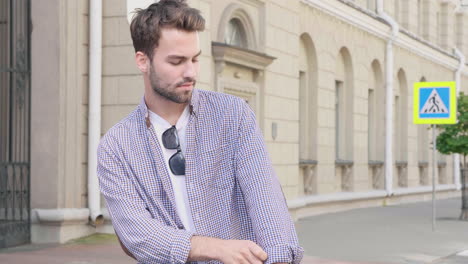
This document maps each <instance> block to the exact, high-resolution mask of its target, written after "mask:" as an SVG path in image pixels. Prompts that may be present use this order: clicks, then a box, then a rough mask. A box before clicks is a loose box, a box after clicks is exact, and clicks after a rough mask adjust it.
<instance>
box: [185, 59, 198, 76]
mask: <svg viewBox="0 0 468 264" xmlns="http://www.w3.org/2000/svg"><path fill="white" fill-rule="evenodd" d="M196 76H197V65H196V64H195V63H193V62H191V61H189V62H187V63H186V65H185V69H184V78H195V77H196Z"/></svg>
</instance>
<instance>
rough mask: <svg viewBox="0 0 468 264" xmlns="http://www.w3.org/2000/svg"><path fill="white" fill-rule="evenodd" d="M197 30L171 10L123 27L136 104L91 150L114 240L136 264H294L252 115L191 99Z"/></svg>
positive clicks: (180, 7) (181, 9)
mask: <svg viewBox="0 0 468 264" xmlns="http://www.w3.org/2000/svg"><path fill="white" fill-rule="evenodd" d="M204 26H205V21H204V19H203V17H202V16H201V15H200V13H199V11H198V10H196V9H193V8H190V7H189V6H188V5H187V4H186V3H185V2H184V1H180V0H179V1H177V0H161V1H160V2H158V3H154V4H152V5H151V6H149V7H148V8H147V9H144V10H139V11H137V13H136V16H135V17H134V19H133V21H132V23H131V25H130V30H131V35H132V39H133V44H134V47H135V51H136V56H135V57H136V64H137V66H138V68H139V69H140V71H141V72H142V73H143V80H144V85H145V92H144V98H143V100H142V102H141V103H140V105H139V106H138V107H137V109H136V110H135V111H134V112H133V113H131V114H130V115H129V116H128V117H127V118H125V119H123V120H122V121H120V122H119V123H118V124H116V125H115V126H114V127H112V128H111V129H110V130H109V131H108V132H107V133H106V135H105V136H104V137H103V138H102V140H101V143H100V145H99V149H98V176H99V181H100V188H101V192H102V193H103V195H104V197H105V198H106V201H107V206H108V209H109V213H110V215H111V217H112V223H113V225H114V228H115V231H116V233H117V235H118V236H119V238H120V240H121V243H122V245H123V248H124V250H126V251H127V252H128V254H129V255H130V256H132V257H134V258H136V259H137V260H138V261H139V262H141V263H186V262H196V261H209V263H299V262H300V260H301V258H302V254H303V250H302V248H301V247H300V246H299V245H298V241H297V235H296V233H295V230H294V225H293V222H292V220H291V218H290V216H289V214H288V210H287V206H286V202H285V200H284V196H283V194H282V191H281V187H280V184H279V182H278V180H277V179H276V176H275V175H274V172H273V169H272V166H271V163H270V161H269V159H268V155H267V152H266V150H265V145H264V142H263V137H262V134H261V131H260V130H259V128H258V126H257V125H256V122H255V116H254V114H253V112H252V110H251V109H250V108H249V106H248V105H247V104H246V103H245V102H244V101H243V100H241V99H239V98H236V97H233V96H229V95H226V94H221V93H216V92H209V91H202V90H196V89H194V86H195V83H196V78H197V75H198V72H199V64H198V58H199V56H200V53H201V51H200V45H199V39H198V32H199V31H203V30H204Z"/></svg>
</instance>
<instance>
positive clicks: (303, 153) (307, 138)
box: [299, 34, 318, 195]
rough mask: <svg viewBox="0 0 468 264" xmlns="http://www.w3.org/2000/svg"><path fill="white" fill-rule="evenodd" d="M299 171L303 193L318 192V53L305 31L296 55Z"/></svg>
mask: <svg viewBox="0 0 468 264" xmlns="http://www.w3.org/2000/svg"><path fill="white" fill-rule="evenodd" d="M299 55H300V56H299V169H300V170H299V171H300V182H303V183H304V188H303V189H304V194H306V195H311V194H316V193H317V174H316V169H315V168H316V164H317V112H318V107H317V69H318V67H317V55H316V52H315V46H314V44H313V42H312V39H311V38H310V36H309V35H307V34H302V36H301V38H300V54H299Z"/></svg>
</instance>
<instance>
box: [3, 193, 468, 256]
mask: <svg viewBox="0 0 468 264" xmlns="http://www.w3.org/2000/svg"><path fill="white" fill-rule="evenodd" d="M460 206H461V201H460V198H457V199H447V200H441V201H437V211H438V212H437V214H438V221H437V228H436V232H432V228H431V224H432V222H431V214H432V209H431V202H423V203H414V204H406V205H398V206H388V207H377V208H365V209H355V210H350V211H346V212H340V213H333V214H325V215H318V216H313V217H309V218H305V219H301V220H299V221H298V222H297V224H296V226H297V231H298V234H299V240H300V242H301V245H302V246H303V247H304V248H305V250H306V255H308V257H305V258H304V260H303V262H302V263H304V264H393V263H398V264H429V263H430V264H467V263H468V252H464V253H465V255H466V256H462V255H463V254H460V255H457V253H459V252H462V251H463V250H467V249H468V222H462V221H458V216H459V213H460ZM309 256H314V257H309ZM0 263H2V264H4V263H5V264H7V263H8V264H10V263H14V264H17V263H18V264H22V263H34V264H46V263H47V264H134V263H135V261H133V260H132V259H130V258H129V257H127V256H126V255H124V253H123V252H122V251H121V250H120V247H119V245H118V242H117V240H116V238H115V236H112V235H103V234H102V235H95V236H92V237H88V238H83V239H79V240H77V241H73V242H72V243H68V244H65V245H25V246H20V247H16V248H9V249H3V250H0Z"/></svg>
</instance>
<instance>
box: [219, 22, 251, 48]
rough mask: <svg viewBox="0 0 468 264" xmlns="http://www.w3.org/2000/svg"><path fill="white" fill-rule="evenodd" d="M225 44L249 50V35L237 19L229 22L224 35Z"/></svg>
mask: <svg viewBox="0 0 468 264" xmlns="http://www.w3.org/2000/svg"><path fill="white" fill-rule="evenodd" d="M224 43H226V44H229V45H232V46H237V47H242V48H248V43H247V35H246V32H245V29H244V26H243V25H242V23H241V21H240V20H239V19H237V18H232V19H231V20H229V22H228V24H227V26H226V31H225V33H224Z"/></svg>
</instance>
